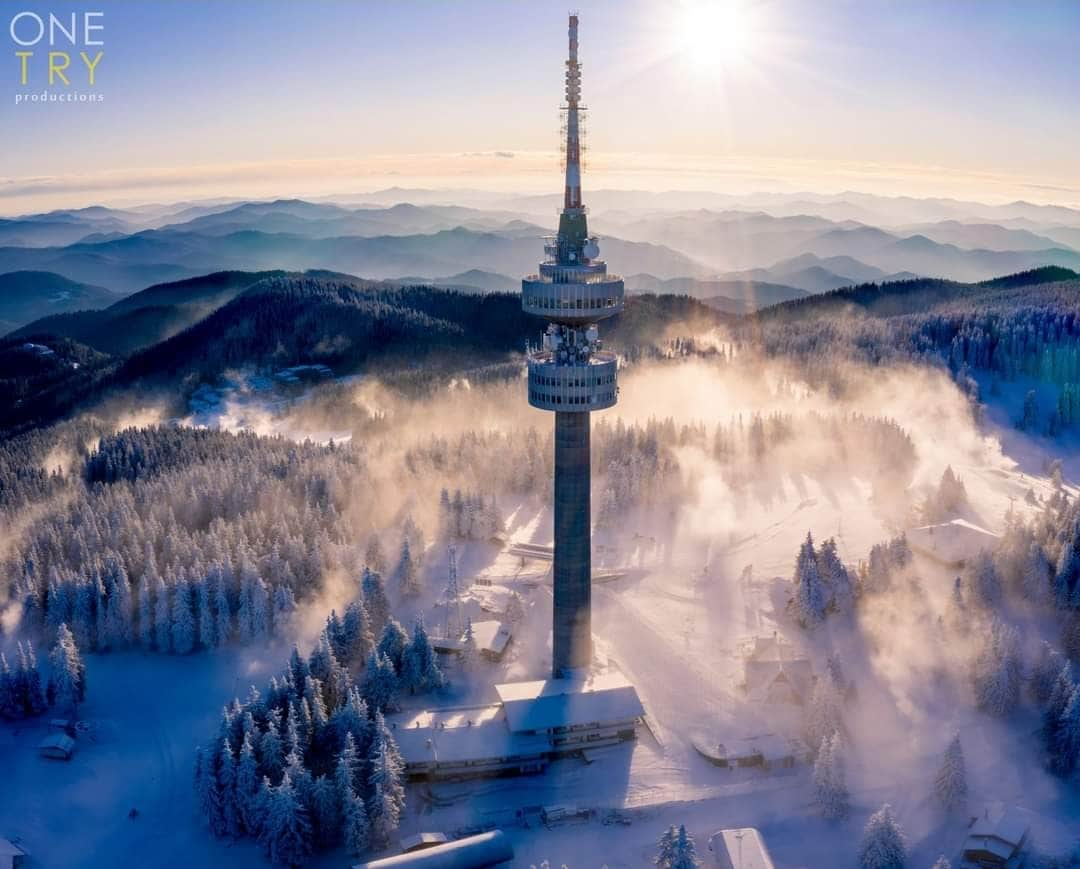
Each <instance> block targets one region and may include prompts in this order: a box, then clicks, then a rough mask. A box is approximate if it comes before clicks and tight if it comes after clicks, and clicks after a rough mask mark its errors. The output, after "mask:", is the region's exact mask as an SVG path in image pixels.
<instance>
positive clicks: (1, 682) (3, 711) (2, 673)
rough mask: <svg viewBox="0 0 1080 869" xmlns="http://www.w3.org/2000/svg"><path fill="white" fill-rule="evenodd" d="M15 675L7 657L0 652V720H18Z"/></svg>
mask: <svg viewBox="0 0 1080 869" xmlns="http://www.w3.org/2000/svg"><path fill="white" fill-rule="evenodd" d="M18 706H19V703H18V700H17V697H16V688H15V674H14V673H12V671H11V667H10V665H9V664H8V660H7V656H6V655H5V654H4V653H3V652H0V718H18V717H19V715H18V711H17V710H18Z"/></svg>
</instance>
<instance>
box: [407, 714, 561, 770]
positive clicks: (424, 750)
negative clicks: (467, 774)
mask: <svg viewBox="0 0 1080 869" xmlns="http://www.w3.org/2000/svg"><path fill="white" fill-rule="evenodd" d="M387 721H388V723H390V724H391V725H392V726H393V733H394V739H395V740H397V744H398V749H399V750H400V751H401V756H402V758H403V759H404V761H405V763H406V764H408V765H418V764H421V765H423V764H432V763H446V764H461V763H478V762H481V761H498V760H501V759H504V758H505V759H514V758H531V757H541V756H543V755H544V754H546V753H547V752H548V751H549V750H550V748H551V744H550V742H549V741H548V739H547V738H546V737H544V736H535V735H532V734H519V733H511V731H510V729H509V728H508V727H507V724H506V718H505V716H504V714H503V710H502V707H501V706H499V705H498V704H492V705H490V706H468V707H458V708H455V709H444V710H437V709H436V710H427V711H424V712H419V713H415V714H403V715H391V716H388V717H387Z"/></svg>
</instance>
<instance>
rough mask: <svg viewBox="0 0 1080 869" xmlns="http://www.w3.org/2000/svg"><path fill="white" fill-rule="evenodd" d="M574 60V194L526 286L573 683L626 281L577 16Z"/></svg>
mask: <svg viewBox="0 0 1080 869" xmlns="http://www.w3.org/2000/svg"><path fill="white" fill-rule="evenodd" d="M569 36H570V53H569V57H568V59H567V61H566V105H565V106H564V109H563V110H564V112H565V114H566V187H565V193H564V199H563V209H562V213H561V214H560V216H559V231H558V234H557V235H555V236H554V237H552V238H549V239H547V241H546V243H545V244H544V255H545V257H544V261H543V262H541V263H540V266H539V269H538V271H537V273H536V274H533V275H529V276H528V277H526V278H525V279H524V280H522V282H521V306H522V309H523V310H524V311H526V312H527V313H529V314H535V315H536V316H538V317H543V318H544V319H545V320H547V321H548V327H547V329H546V330H545V332H544V335H543V343H542V344H541V346H540V347H537V348H530V350H529V352H528V359H527V365H528V375H529V404H531V405H532V406H533V407H536V408H539V409H541V410H551V411H554V412H555V560H554V598H555V602H554V614H553V647H554V648H553V651H554V657H553V662H552V670H553V675H554V677H555V678H559V677H562V676H567V675H572V674H573V673H576V672H580V671H582V670H585V669H587V668H588V667H589V665H590V663H591V661H592V612H591V606H592V601H591V596H592V586H591V584H592V551H591V507H590V493H589V488H590V477H591V468H590V445H589V414H590V413H591V412H592V411H594V410H603V409H605V408H608V407H612V406H614V404H615V402H616V400H617V398H618V392H619V389H618V383H617V374H618V371H617V364H616V359H615V355H614V354H613V353H610V352H607V351H605V350H604V349H603V344H602V342H601V340H600V333H599V330H598V328H597V323H598V322H599V321H600V320H604V319H606V318H608V317H613V316H614V315H616V314H618V313H619V312H620V311H622V307H623V282H622V279H621V278H619V277H618V276H616V275H609V274H608V271H607V264H606V263H605V262H604V261H603V260H602V259H600V248H599V245H598V243H597V239H596V238H595V237H594V236H590V235H589V229H588V221H587V218H586V209H585V205H584V204H583V202H582V197H581V126H580V121H581V114H582V113H583V112H584V107H583V106H582V105H581V102H580V100H581V66H580V64H579V63H578V17H577V16H576V15H571V16H570V32H569Z"/></svg>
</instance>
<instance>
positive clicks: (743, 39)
mask: <svg viewBox="0 0 1080 869" xmlns="http://www.w3.org/2000/svg"><path fill="white" fill-rule="evenodd" d="M678 15H679V18H678V21H677V29H676V36H675V42H676V46H675V49H676V52H677V53H678V54H680V55H681V56H682V57H683V58H684V59H685V60H686V61H687V62H688V63H689V64H690V65H692V66H694V67H695V68H697V69H699V70H712V71H717V70H724V69H734V68H737V67H739V66H741V65H742V64H744V63H745V62H746V61H747V59H748V58H749V56H750V54H751V52H752V49H753V41H754V40H753V28H752V27H751V21H750V17H749V15H748V14H747V10H746V8H745V7H744V6H743V5H742V4H740V3H739V2H737V0H689V2H687V3H686V4H685V5H684V6H683V7H682V9H681V10H679V12H678Z"/></svg>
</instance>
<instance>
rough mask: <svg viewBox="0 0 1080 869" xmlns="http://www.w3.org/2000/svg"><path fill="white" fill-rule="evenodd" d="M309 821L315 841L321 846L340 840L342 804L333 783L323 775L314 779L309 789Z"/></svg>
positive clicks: (325, 846) (342, 824) (330, 844)
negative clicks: (310, 806)
mask: <svg viewBox="0 0 1080 869" xmlns="http://www.w3.org/2000/svg"><path fill="white" fill-rule="evenodd" d="M311 804H312V808H311V821H312V828H313V831H314V839H315V843H316V844H317V845H318V846H319V847H321V848H327V847H330V846H332V845H336V844H337V843H338V842H340V841H341V836H342V832H343V827H344V816H343V808H344V807H343V806H342V804H341V802H340V800H339V799H338V794H337V790H336V789H335V788H334V783H333V781H331V779H329V778H328V777H327V776H325V775H320V776H318V777H317V778H316V779H315V784H314V785H313V786H312V789H311Z"/></svg>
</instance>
